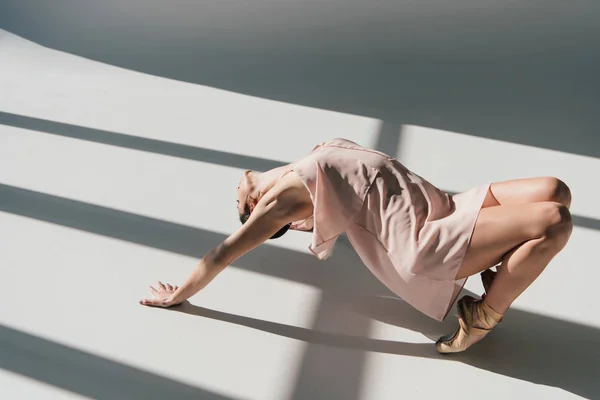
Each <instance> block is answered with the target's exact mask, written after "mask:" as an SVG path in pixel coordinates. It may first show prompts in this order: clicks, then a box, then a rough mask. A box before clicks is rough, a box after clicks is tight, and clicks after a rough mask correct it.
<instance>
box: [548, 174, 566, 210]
mask: <svg viewBox="0 0 600 400" xmlns="http://www.w3.org/2000/svg"><path fill="white" fill-rule="evenodd" d="M542 179H543V181H542V182H543V183H542V185H543V187H544V192H546V193H547V199H548V201H551V202H556V203H560V204H562V205H564V206H566V207H567V208H568V207H570V206H571V200H572V197H571V189H570V188H569V186H567V184H566V183H565V182H564V181H562V180H560V179H558V178H555V177H546V178H542Z"/></svg>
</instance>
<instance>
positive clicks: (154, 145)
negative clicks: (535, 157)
mask: <svg viewBox="0 0 600 400" xmlns="http://www.w3.org/2000/svg"><path fill="white" fill-rule="evenodd" d="M0 125H6V126H12V127H15V128H23V129H29V130H34V131H37V132H43V133H48V134H51V135H57V136H63V137H69V138H72V139H79V140H85V141H89V142H94V143H101V144H106V145H110V146H117V147H123V148H127V149H132V150H139V151H146V152H149V153H156V154H162V155H167V156H172V157H179V158H184V159H188V160H194V161H201V162H207V163H212V164H217V165H224V166H228V167H234V168H242V169H252V170H255V171H267V170H269V169H272V168H277V167H280V166H282V165H286V164H287V163H285V162H282V161H276V160H270V159H266V158H259V157H251V156H244V155H241V154H236V153H229V152H225V151H218V150H210V149H203V148H200V147H194V146H188V145H183V144H177V143H172V142H166V141H162V140H155V139H147V138H142V137H138V136H131V135H125V134H122V133H114V132H109V131H104V130H100V129H94V128H87V127H83V126H79V125H71V124H65V123H62V122H56V121H50V120H45V119H39V118H32V117H27V116H24V115H17V114H11V113H6V112H2V111H0ZM400 134H401V132H400V129H399V127H398V126H395V125H393V124H390V123H386V122H383V125H382V127H381V133H380V138H381V139H379V140H378V143H377V145H376V146H375V147H376V150H379V151H382V152H384V153H387V154H390V155H392V156H395V154H394V153H395V152H396V151H397V149H398V144H399V142H400ZM394 135H396V136H394ZM447 192H448V193H450V194H456V193H455V192H452V191H447ZM573 223H574V224H575V225H577V226H581V227H584V228H589V229H595V230H600V219H595V218H590V217H584V216H579V215H574V216H573Z"/></svg>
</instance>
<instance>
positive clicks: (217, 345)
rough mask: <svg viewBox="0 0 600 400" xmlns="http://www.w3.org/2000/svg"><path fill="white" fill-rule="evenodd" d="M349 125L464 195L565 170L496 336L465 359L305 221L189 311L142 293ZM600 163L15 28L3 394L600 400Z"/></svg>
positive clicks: (473, 284)
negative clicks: (547, 222) (254, 89)
mask: <svg viewBox="0 0 600 400" xmlns="http://www.w3.org/2000/svg"><path fill="white" fill-rule="evenodd" d="M333 137H347V138H349V139H351V140H355V141H357V142H359V143H361V144H363V145H365V146H370V147H372V148H379V147H381V143H398V146H397V148H386V149H382V150H384V151H386V152H388V153H389V154H393V155H395V156H397V157H398V158H399V159H400V160H401V161H402V162H404V163H405V164H406V165H407V166H408V167H409V168H412V169H413V170H414V171H415V172H417V173H419V174H421V175H423V176H425V177H427V178H428V179H429V180H431V181H432V182H433V183H434V184H437V185H438V186H439V187H441V188H443V189H445V190H449V191H454V192H457V191H461V190H464V189H467V188H469V187H471V186H474V185H478V184H480V183H482V182H486V181H498V180H504V179H512V178H518V177H527V176H538V175H556V176H559V177H561V178H562V179H564V180H565V181H567V182H568V183H569V184H570V186H571V188H572V190H573V193H574V203H573V207H572V211H573V214H574V215H575V222H576V225H577V226H576V228H575V231H574V233H573V236H572V239H571V242H570V243H569V245H568V246H567V248H566V249H565V250H564V251H563V252H562V253H561V254H560V255H559V256H558V257H557V258H556V259H555V260H554V261H553V262H552V264H551V265H550V266H549V268H548V269H547V270H546V271H545V272H544V274H543V275H542V277H541V278H540V279H539V280H538V281H537V282H536V283H535V284H534V285H532V286H531V288H530V289H529V290H528V291H527V292H526V293H525V294H524V295H523V296H522V297H521V298H519V299H518V301H517V302H516V303H515V305H514V308H513V309H511V310H510V311H509V313H507V315H506V317H505V321H504V322H503V323H502V324H501V326H499V327H498V328H497V329H496V330H495V331H494V333H493V334H492V335H491V336H490V337H489V338H487V339H486V341H485V342H482V343H481V344H479V345H478V346H476V347H474V348H473V349H471V351H469V352H468V353H465V354H461V355H457V356H452V357H441V356H439V355H437V354H436V352H435V348H434V345H433V340H434V339H435V338H436V337H437V336H439V335H441V334H442V333H448V332H450V331H451V330H452V329H454V327H455V319H454V318H453V317H452V318H448V319H447V321H446V322H444V323H443V324H439V323H437V322H435V321H433V320H429V319H428V318H427V317H424V316H422V315H420V314H419V313H417V312H416V311H414V310H412V309H411V308H410V307H409V306H407V305H406V304H405V303H403V302H402V301H401V300H399V299H396V298H394V297H393V296H391V295H390V293H389V292H387V291H386V290H385V288H383V287H382V285H380V284H379V283H378V282H377V281H376V280H375V279H374V278H373V277H372V276H371V275H370V274H369V273H368V271H367V270H366V268H364V267H363V266H362V264H361V263H360V261H359V260H358V258H357V256H356V255H354V253H353V251H352V249H351V248H350V246H349V245H348V244H347V243H346V242H345V241H340V242H339V243H338V245H337V248H336V252H335V255H334V257H333V258H332V259H330V260H328V261H325V262H319V261H317V260H316V258H314V257H313V256H311V255H310V253H309V252H308V250H307V248H306V246H307V245H308V242H309V237H308V236H307V235H306V234H301V233H289V234H287V235H286V236H285V237H283V238H282V239H279V240H276V241H270V242H269V243H268V244H266V245H264V246H262V247H261V248H260V249H258V250H256V251H254V252H252V253H250V254H248V255H247V256H245V257H244V258H242V259H241V260H239V262H237V263H236V264H235V265H232V266H231V267H229V268H228V269H227V270H226V271H225V272H224V273H223V274H222V275H220V276H219V277H218V279H216V281H214V283H213V284H211V285H210V286H209V287H208V288H207V289H206V290H204V291H202V292H201V293H199V294H198V295H197V296H195V297H194V298H192V299H191V304H190V305H186V306H185V307H182V308H181V309H176V310H159V309H150V308H145V307H142V306H140V305H139V304H138V303H137V301H138V300H139V299H140V298H142V297H144V296H146V293H147V292H146V288H147V286H148V285H150V284H154V283H155V282H156V281H157V280H163V281H168V282H171V283H180V282H181V281H182V280H183V279H184V278H185V277H186V276H187V274H188V273H189V272H190V271H191V269H192V268H193V267H194V266H195V263H196V262H197V260H198V258H199V257H201V256H202V254H203V253H204V252H205V251H207V250H209V249H210V248H212V246H214V245H216V244H218V243H219V241H220V240H222V239H223V238H225V237H226V235H228V234H230V233H231V232H233V231H234V230H235V229H236V228H237V227H238V225H239V222H238V221H237V215H236V211H235V208H234V207H235V203H234V198H235V196H234V193H235V187H236V183H237V180H238V179H239V175H240V173H241V171H242V170H243V169H246V168H251V169H258V170H261V169H266V168H270V167H272V166H275V165H280V164H281V163H284V162H290V161H292V160H294V159H295V158H297V157H300V156H302V155H304V154H305V153H307V152H309V151H310V150H311V149H312V147H313V146H314V145H315V144H317V143H319V142H322V141H324V140H327V139H329V138H333ZM499 154H505V155H506V154H508V155H509V156H508V157H506V156H503V157H495V156H496V155H499ZM598 171H600V160H599V159H597V158H593V157H585V156H580V155H576V154H570V153H563V152H558V151H551V150H543V149H538V148H534V147H527V146H523V145H517V144H511V143H507V142H499V141H493V140H489V139H482V138H477V137H475V136H471V135H469V132H464V133H451V132H445V131H440V130H433V129H428V128H424V127H416V126H398V127H397V129H396V131H395V132H394V131H393V130H392V131H390V129H385V130H384V129H382V123H381V122H380V121H378V120H375V119H371V118H365V117H360V116H355V115H346V114H341V113H334V112H329V111H323V110H318V109H312V108H307V107H301V106H296V105H292V104H284V103H278V102H274V101H269V100H264V99H259V98H254V97H249V96H244V95H239V94H236V93H230V92H225V91H222V90H217V89H213V88H208V87H202V86H198V85H193V84H189V83H183V82H178V81H173V80H168V79H164V78H159V77H154V76H149V75H144V74H140V73H137V72H132V71H128V70H124V69H119V68H116V67H112V66H108V65H104V64H101V63H97V62H94V61H89V60H86V59H83V58H79V57H76V56H73V55H70V54H66V53H61V52H58V51H54V50H51V49H47V48H44V47H41V46H38V45H36V44H34V43H32V42H29V41H26V40H24V39H21V38H19V37H17V36H14V35H12V34H10V33H8V32H5V31H0V277H1V282H2V284H3V287H2V297H3V299H4V301H3V302H2V305H0V398H2V399H72V398H81V397H83V398H99V399H121V398H122V399H138V398H139V399H151V398H172V399H184V398H196V399H197V398H201V399H260V400H267V399H340V400H341V399H344V400H345V399H349V400H358V399H361V400H372V399H377V400H379V399H382V400H383V399H398V398H404V399H417V398H418V399H421V398H423V399H429V398H436V397H439V396H444V398H452V399H454V398H456V399H459V398H465V397H466V396H468V397H471V396H477V398H492V399H504V398H507V396H512V397H513V398H519V399H521V398H523V399H526V398H527V399H531V398H544V399H546V398H552V399H555V398H556V399H558V398H600V382H599V380H598V377H599V376H600V350H599V349H600V313H598V311H597V307H596V300H597V298H596V296H595V286H596V285H595V284H594V282H596V281H598V279H600V272H599V269H598V268H597V261H596V260H597V258H596V257H595V256H596V254H595V246H597V245H598V243H600V211H599V209H598V208H597V207H595V206H596V204H597V200H596V199H597V196H598V194H599V191H598V189H597V187H596V186H590V185H589V182H590V180H589V179H590V177H592V178H595V177H596V175H597V173H598ZM467 289H469V290H471V291H473V292H476V293H480V291H481V285H480V283H479V282H478V281H477V280H476V279H472V280H471V281H469V283H468V285H467ZM476 384H480V386H479V388H477V389H474V387H475V386H474V385H476ZM465 388H466V389H467V390H468V392H465Z"/></svg>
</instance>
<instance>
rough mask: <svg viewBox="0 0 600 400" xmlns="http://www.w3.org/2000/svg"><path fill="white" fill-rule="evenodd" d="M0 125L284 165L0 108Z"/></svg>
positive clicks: (231, 162)
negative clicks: (4, 110)
mask: <svg viewBox="0 0 600 400" xmlns="http://www.w3.org/2000/svg"><path fill="white" fill-rule="evenodd" d="M0 124H2V125H7V126H12V127H15V128H23V129H29V130H34V131H38V132H45V133H49V134H51V135H57V136H64V137H68V138H72V139H79V140H86V141H88V142H94V143H101V144H106V145H110V146H117V147H123V148H127V149H133V150H139V151H146V152H149V153H156V154H162V155H166V156H173V157H179V158H184V159H188V160H194V161H202V162H207V163H212V164H218V165H226V166H229V167H235V168H243V169H252V170H255V171H267V170H269V169H272V168H277V167H280V166H282V165H285V164H286V163H284V162H280V161H275V160H269V159H265V158H259V157H251V156H244V155H241V154H235V153H228V152H225V151H218V150H210V149H204V148H201V147H195V146H188V145H184V144H178V143H172V142H166V141H163V140H156V139H147V138H143V137H139V136H132V135H125V134H122V133H114V132H109V131H104V130H101V129H95V128H87V127H84V126H79V125H71V124H65V123H63V122H56V121H49V120H46V119H40V118H32V117H26V116H24V115H17V114H11V113H6V112H2V111H0Z"/></svg>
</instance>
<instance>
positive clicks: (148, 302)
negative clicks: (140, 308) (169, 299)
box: [140, 299, 166, 307]
mask: <svg viewBox="0 0 600 400" xmlns="http://www.w3.org/2000/svg"><path fill="white" fill-rule="evenodd" d="M140 304H142V305H144V306H149V307H166V303H165V301H164V300H161V299H143V300H140Z"/></svg>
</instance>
